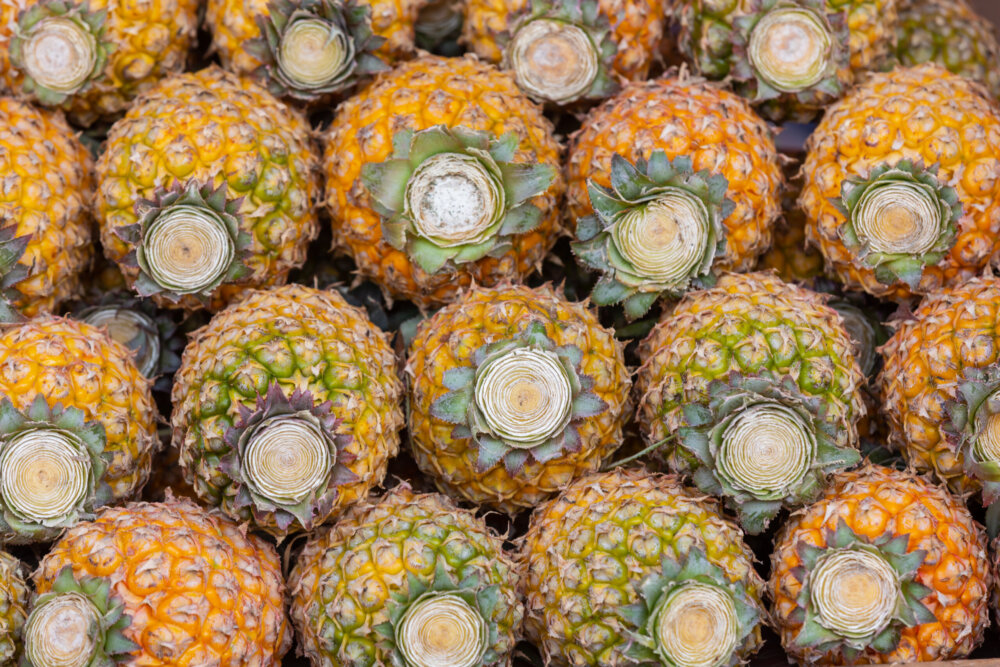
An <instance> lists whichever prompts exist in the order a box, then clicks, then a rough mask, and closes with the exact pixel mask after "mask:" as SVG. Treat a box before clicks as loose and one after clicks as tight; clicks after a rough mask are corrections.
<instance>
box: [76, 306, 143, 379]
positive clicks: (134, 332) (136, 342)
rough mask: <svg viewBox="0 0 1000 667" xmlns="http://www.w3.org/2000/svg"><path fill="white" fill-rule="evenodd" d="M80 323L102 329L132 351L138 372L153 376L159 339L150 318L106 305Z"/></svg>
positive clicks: (134, 311) (140, 313)
mask: <svg viewBox="0 0 1000 667" xmlns="http://www.w3.org/2000/svg"><path fill="white" fill-rule="evenodd" d="M83 321H84V322H86V323H87V324H90V325H93V326H95V327H97V328H99V329H105V330H106V331H107V332H108V335H109V336H110V337H111V339H112V340H115V341H117V342H119V343H121V344H122V345H124V346H126V347H128V348H129V349H130V350H132V352H134V353H135V356H134V357H133V358H134V360H135V365H136V366H137V367H138V368H139V372H140V373H142V374H143V375H144V376H146V377H152V375H153V374H154V372H155V371H156V366H157V364H158V363H159V360H160V337H159V334H158V330H157V327H156V323H155V322H153V320H152V318H150V317H149V316H148V315H146V314H145V313H142V312H139V311H136V310H127V309H124V308H117V307H115V306H108V307H106V308H99V309H97V310H94V311H92V312H90V313H88V314H87V316H86V317H84V318H83Z"/></svg>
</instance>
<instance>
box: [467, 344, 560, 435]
mask: <svg viewBox="0 0 1000 667" xmlns="http://www.w3.org/2000/svg"><path fill="white" fill-rule="evenodd" d="M474 396H475V401H476V405H477V406H478V407H479V410H480V412H482V414H483V418H484V419H485V421H486V423H487V426H488V427H489V429H490V430H491V431H492V432H493V433H494V434H495V435H496V436H497V437H499V438H502V439H503V440H504V441H505V442H507V443H508V444H509V445H510V446H511V447H515V448H518V449H522V448H523V449H528V448H531V447H534V446H535V445H538V444H540V443H542V442H544V441H546V440H547V439H549V438H550V437H552V436H553V435H555V434H556V433H559V432H560V431H562V430H563V429H565V428H566V425H567V424H568V423H569V418H570V416H571V412H572V410H571V408H572V401H573V387H572V384H571V383H570V380H569V378H568V377H567V375H566V370H565V369H564V367H563V365H562V363H561V362H560V361H559V358H558V357H557V356H556V355H555V354H553V353H551V352H546V351H543V350H535V349H531V348H517V349H514V350H511V351H510V352H508V353H507V354H505V355H503V356H500V357H497V358H496V359H493V360H492V361H490V362H488V363H487V364H485V365H484V366H483V367H482V369H481V370H480V372H479V375H478V377H477V378H476V384H475V393H474Z"/></svg>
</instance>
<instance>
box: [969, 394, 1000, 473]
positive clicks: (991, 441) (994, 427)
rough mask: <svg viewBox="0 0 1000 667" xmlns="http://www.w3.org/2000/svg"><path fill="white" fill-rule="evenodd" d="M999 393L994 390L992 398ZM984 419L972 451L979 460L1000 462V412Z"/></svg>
mask: <svg viewBox="0 0 1000 667" xmlns="http://www.w3.org/2000/svg"><path fill="white" fill-rule="evenodd" d="M997 394H1000V392H994V394H993V396H991V397H990V399H993V400H995V399H996V398H997ZM988 402H992V401H987V403H988ZM983 421H984V423H983V424H982V426H981V427H980V429H979V432H978V433H976V439H975V441H974V442H973V443H972V451H973V453H974V454H975V455H976V458H977V459H978V460H979V461H982V462H995V463H1000V414H992V415H989V416H988V417H986V419H985V420H983Z"/></svg>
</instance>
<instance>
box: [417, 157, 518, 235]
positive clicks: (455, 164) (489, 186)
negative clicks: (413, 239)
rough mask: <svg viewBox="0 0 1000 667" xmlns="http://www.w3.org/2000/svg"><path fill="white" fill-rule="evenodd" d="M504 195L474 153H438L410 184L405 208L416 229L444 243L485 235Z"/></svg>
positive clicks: (422, 167) (501, 203)
mask: <svg viewBox="0 0 1000 667" xmlns="http://www.w3.org/2000/svg"><path fill="white" fill-rule="evenodd" d="M504 200H505V195H504V191H503V188H502V187H501V185H500V183H499V182H498V181H497V179H496V178H495V177H494V176H493V175H492V174H490V172H488V171H487V170H486V168H485V167H484V166H483V164H482V163H481V162H480V161H479V160H477V159H476V158H474V157H472V156H469V155H461V154H458V153H439V154H437V155H434V156H432V157H430V158H428V159H427V160H425V161H424V162H423V163H422V164H421V165H420V166H419V167H417V169H416V170H415V171H414V172H413V175H412V176H411V177H410V180H409V182H408V183H407V184H406V209H407V211H409V213H410V215H411V216H412V218H413V224H414V227H415V228H416V230H417V232H418V233H419V234H420V235H421V236H423V237H425V238H427V239H429V240H431V241H433V242H434V244H435V245H437V246H438V247H440V248H451V247H455V246H459V245H465V244H469V243H479V242H482V241H485V240H487V238H488V237H489V235H490V234H489V232H490V231H491V227H492V226H493V225H494V222H495V221H496V219H497V215H498V213H499V212H500V211H502V210H503V208H504Z"/></svg>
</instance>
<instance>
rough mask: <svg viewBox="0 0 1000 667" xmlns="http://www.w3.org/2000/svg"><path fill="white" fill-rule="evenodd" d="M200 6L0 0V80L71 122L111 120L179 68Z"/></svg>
mask: <svg viewBox="0 0 1000 667" xmlns="http://www.w3.org/2000/svg"><path fill="white" fill-rule="evenodd" d="M199 4H200V3H199V2H198V0H148V1H146V2H142V3H135V2H125V1H124V0H86V1H85V2H84V1H82V0H81V1H74V0H0V81H2V84H3V86H4V88H6V90H7V91H9V92H11V93H13V94H15V95H24V96H25V97H28V98H30V99H32V100H35V101H37V102H39V103H41V104H44V105H47V106H55V107H60V108H62V109H64V110H66V111H67V112H68V114H69V116H70V118H72V120H73V121H74V122H75V123H77V124H78V125H84V126H88V125H91V124H93V123H94V122H95V121H97V120H101V119H110V118H112V117H114V116H116V115H118V114H120V113H121V112H122V111H124V110H125V109H126V108H127V107H128V106H129V104H130V103H131V102H132V100H133V99H134V98H135V97H136V96H137V95H139V94H140V93H142V92H144V91H145V90H147V89H149V88H150V87H152V86H153V85H155V83H156V82H157V81H159V80H160V79H162V78H163V77H165V76H167V75H170V74H174V73H177V72H180V71H182V70H183V69H184V66H185V64H186V62H187V56H188V49H189V48H191V46H192V44H193V43H194V41H195V33H196V32H197V25H198V7H199Z"/></svg>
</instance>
